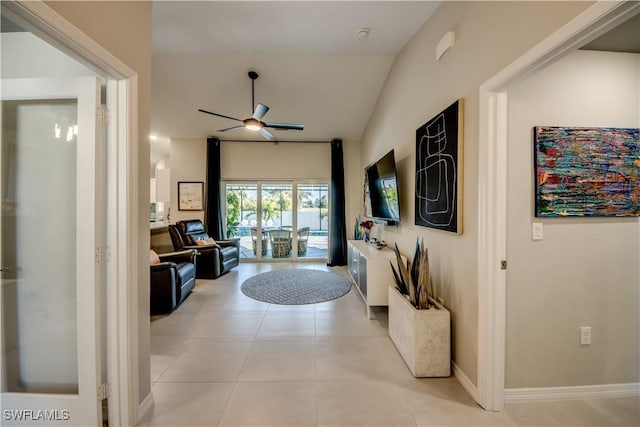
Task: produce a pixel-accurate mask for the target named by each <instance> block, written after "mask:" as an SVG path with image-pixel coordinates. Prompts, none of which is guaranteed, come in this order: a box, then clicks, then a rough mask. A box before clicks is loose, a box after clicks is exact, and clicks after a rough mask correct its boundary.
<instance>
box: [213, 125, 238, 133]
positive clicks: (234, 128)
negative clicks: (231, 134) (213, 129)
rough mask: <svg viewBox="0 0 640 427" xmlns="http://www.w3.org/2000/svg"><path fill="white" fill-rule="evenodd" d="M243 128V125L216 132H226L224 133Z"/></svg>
mask: <svg viewBox="0 0 640 427" xmlns="http://www.w3.org/2000/svg"><path fill="white" fill-rule="evenodd" d="M243 127H244V125H240V126H231V127H230V128H224V129H220V130H219V131H218V132H226V131H228V130H231V129H238V128H243Z"/></svg>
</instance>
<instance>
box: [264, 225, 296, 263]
mask: <svg viewBox="0 0 640 427" xmlns="http://www.w3.org/2000/svg"><path fill="white" fill-rule="evenodd" d="M269 240H270V241H271V256H273V257H274V258H281V257H286V256H288V255H289V254H290V253H291V230H270V231H269Z"/></svg>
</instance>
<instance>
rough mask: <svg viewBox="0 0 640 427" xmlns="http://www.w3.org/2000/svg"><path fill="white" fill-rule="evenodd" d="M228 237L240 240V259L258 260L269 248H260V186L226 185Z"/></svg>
mask: <svg viewBox="0 0 640 427" xmlns="http://www.w3.org/2000/svg"><path fill="white" fill-rule="evenodd" d="M226 197H227V204H226V227H227V237H239V238H240V257H241V258H254V259H255V258H256V257H258V254H259V253H260V252H261V251H265V250H266V249H267V248H266V246H265V247H260V245H261V242H259V241H258V240H259V239H257V237H256V236H257V235H258V230H257V229H258V226H259V224H258V185H257V184H226Z"/></svg>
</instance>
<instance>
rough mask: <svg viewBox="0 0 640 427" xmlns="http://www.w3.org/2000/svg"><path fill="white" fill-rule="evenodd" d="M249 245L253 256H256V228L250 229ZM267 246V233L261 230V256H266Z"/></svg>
mask: <svg viewBox="0 0 640 427" xmlns="http://www.w3.org/2000/svg"><path fill="white" fill-rule="evenodd" d="M251 243H252V244H253V254H254V255H257V253H258V229H257V228H256V227H251ZM267 246H269V236H268V235H267V233H266V232H265V231H264V230H262V251H261V252H262V256H265V255H266V254H267Z"/></svg>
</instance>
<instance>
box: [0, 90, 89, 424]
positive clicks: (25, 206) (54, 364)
mask: <svg viewBox="0 0 640 427" xmlns="http://www.w3.org/2000/svg"><path fill="white" fill-rule="evenodd" d="M98 95H99V85H98V82H97V80H96V79H95V78H78V79H72V80H69V79H64V80H62V79H37V80H34V79H30V80H3V81H2V144H1V147H2V150H1V156H2V157H1V165H2V174H1V175H0V178H1V179H0V189H1V196H2V211H1V221H0V224H1V225H0V227H1V228H0V237H1V239H2V243H1V245H0V246H1V248H0V264H1V267H2V282H1V283H2V287H1V291H2V292H1V298H2V300H1V303H2V316H1V320H0V322H1V325H0V327H1V330H2V337H3V339H2V364H1V365H2V367H1V368H2V371H1V374H2V375H1V376H2V384H1V386H2V410H3V411H2V425H28V424H32V423H34V422H35V423H41V425H96V424H97V423H98V422H99V419H100V414H99V411H98V403H97V402H98V401H97V398H96V387H97V385H98V383H99V380H100V378H99V377H100V374H99V367H100V363H99V362H100V360H99V353H98V352H97V342H98V339H99V338H100V334H99V330H98V329H97V326H98V325H97V322H96V318H97V316H96V304H97V295H96V287H97V286H98V283H97V282H98V280H99V279H98V276H97V274H96V271H97V270H96V257H95V254H96V241H95V238H96V237H95V236H96V234H97V233H96V221H95V218H96V200H97V198H96V193H97V186H96V149H95V148H96V124H95V112H96V105H97V102H98V99H99V98H98Z"/></svg>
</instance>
